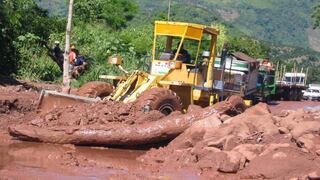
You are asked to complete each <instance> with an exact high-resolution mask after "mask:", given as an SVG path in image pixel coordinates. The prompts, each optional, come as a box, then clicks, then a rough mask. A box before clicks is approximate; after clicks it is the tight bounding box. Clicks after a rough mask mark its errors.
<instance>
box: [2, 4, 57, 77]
mask: <svg viewBox="0 0 320 180" xmlns="http://www.w3.org/2000/svg"><path fill="white" fill-rule="evenodd" d="M0 9H1V11H0V44H1V48H0V56H1V58H2V60H1V63H3V64H1V66H0V73H1V74H11V73H13V72H16V70H17V67H18V64H19V62H18V61H19V50H18V49H17V47H16V46H14V42H15V41H17V38H18V37H19V36H23V35H25V34H27V33H31V34H33V35H35V36H37V37H39V39H40V40H43V39H47V38H48V37H49V35H50V34H51V32H53V31H56V30H57V29H61V21H57V19H55V18H49V17H48V15H47V11H45V10H42V9H41V8H39V7H38V6H37V5H36V4H35V3H34V1H33V0H6V1H0Z"/></svg>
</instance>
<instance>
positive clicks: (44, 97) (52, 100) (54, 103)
mask: <svg viewBox="0 0 320 180" xmlns="http://www.w3.org/2000/svg"><path fill="white" fill-rule="evenodd" d="M98 101H101V99H100V98H88V97H82V96H76V95H72V94H65V93H59V92H56V91H49V90H42V91H41V94H40V98H39V100H38V106H37V109H38V110H39V111H40V112H41V113H47V112H49V111H51V110H52V109H54V108H57V107H59V108H61V107H67V106H70V105H75V104H80V103H90V104H91V103H96V102H98Z"/></svg>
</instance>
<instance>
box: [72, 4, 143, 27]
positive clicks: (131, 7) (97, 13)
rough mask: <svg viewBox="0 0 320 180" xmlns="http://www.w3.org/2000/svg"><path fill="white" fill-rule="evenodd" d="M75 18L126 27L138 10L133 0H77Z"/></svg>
mask: <svg viewBox="0 0 320 180" xmlns="http://www.w3.org/2000/svg"><path fill="white" fill-rule="evenodd" d="M74 8H75V18H76V19H80V20H82V21H85V22H97V21H98V22H102V23H105V24H107V25H108V26H110V27H112V28H114V29H120V28H123V27H126V25H127V22H128V21H130V20H132V19H133V17H134V15H135V14H136V12H137V10H138V6H137V5H136V4H135V3H134V2H133V0H77V1H75V4H74Z"/></svg>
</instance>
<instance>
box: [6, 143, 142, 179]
mask: <svg viewBox="0 0 320 180" xmlns="http://www.w3.org/2000/svg"><path fill="white" fill-rule="evenodd" d="M142 154H144V151H139V150H120V149H108V148H90V147H74V146H72V145H64V146H62V145H52V144H40V143H31V142H14V143H10V144H7V145H0V177H2V178H0V179H47V180H48V179H101V178H102V179H104V178H108V177H110V176H112V175H119V174H120V175H121V174H127V173H128V172H129V171H136V170H139V169H140V163H139V162H138V161H136V158H137V157H138V156H140V155H142Z"/></svg>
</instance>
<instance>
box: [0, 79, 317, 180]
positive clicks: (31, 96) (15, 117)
mask: <svg viewBox="0 0 320 180" xmlns="http://www.w3.org/2000/svg"><path fill="white" fill-rule="evenodd" d="M40 88H41V85H40ZM33 89H34V88H33ZM33 89H30V86H26V85H23V84H12V83H9V85H8V83H2V85H0V177H2V178H4V179H222V178H223V179H237V178H239V177H242V178H246V179H259V178H260V179H261V178H297V177H299V178H306V177H317V176H319V173H320V172H319V171H317V169H318V170H319V169H320V160H319V156H318V155H317V153H319V149H320V138H319V129H320V127H319V128H318V127H317V126H318V124H317V122H318V121H319V120H318V116H319V117H320V112H319V111H316V110H311V111H312V112H307V111H302V110H299V111H297V112H291V113H289V114H288V113H287V114H286V113H281V111H282V110H298V109H301V108H304V109H310V107H317V106H320V103H319V102H277V103H275V104H274V105H270V106H269V107H270V109H271V111H272V113H274V114H280V115H281V116H274V115H272V114H270V113H269V112H268V110H267V108H266V106H263V105H261V106H257V107H255V108H253V109H250V110H248V112H247V111H246V113H245V114H243V115H242V116H241V115H240V116H236V117H234V118H230V117H223V118H221V117H219V118H218V119H217V118H215V117H210V118H209V119H208V118H207V119H203V120H201V121H199V122H197V123H195V124H194V125H193V126H192V127H190V128H188V129H187V130H186V131H185V132H184V133H183V134H181V135H180V136H178V137H177V138H176V139H174V140H173V141H172V142H171V143H169V144H168V145H167V146H164V147H162V148H159V149H151V150H148V151H146V150H128V149H127V150H125V149H121V150H120V149H112V148H107V147H79V146H74V145H70V144H66V145H52V144H43V143H33V142H24V141H19V140H17V139H14V138H12V137H11V136H9V134H8V131H7V129H8V127H9V126H15V125H20V124H25V123H27V122H31V121H34V120H35V118H36V117H38V114H37V111H36V109H35V104H36V101H37V98H38V95H39V93H38V92H36V91H34V90H33ZM311 109H312V108H311ZM196 111H198V110H196ZM69 113H70V112H69ZM120 114H121V113H120ZM113 115H114V114H113ZM132 115H134V116H133V117H134V118H136V117H138V116H137V114H132ZM190 116H192V114H190ZM62 117H63V115H62ZM118 117H119V116H111V119H106V121H108V122H109V123H115V122H114V121H122V123H127V124H131V123H133V122H131V121H126V119H121V118H120V119H119V118H118ZM109 118H110V117H109ZM134 118H133V119H134ZM158 118H160V119H161V117H159V116H158V115H157V114H154V115H153V116H151V117H150V118H148V119H149V121H151V122H152V121H156V120H157V119H158ZM221 119H223V122H220V121H221ZM62 120H63V119H62ZM64 121H66V120H64ZM84 122H86V123H89V124H90V122H91V121H85V119H84ZM139 122H140V121H137V123H139ZM217 122H219V123H218V124H217ZM38 123H39V122H38ZM42 123H43V122H42ZM57 123H58V124H57ZM59 123H63V121H52V122H51V126H55V127H57V126H59ZM73 123H77V122H73ZM141 123H142V122H141ZM302 123H303V124H304V126H303V128H309V129H301V128H300V127H302V126H301V125H299V124H302ZM39 124H40V126H41V125H43V126H44V124H41V122H40V123H39ZM102 124H103V123H102ZM84 125H85V123H84ZM46 126H47V125H46ZM312 128H313V129H312ZM317 128H318V129H317ZM317 133H318V134H317ZM162 145H166V144H162ZM319 154H320V153H319ZM291 157H295V158H294V159H292V158H291ZM284 162H286V163H284ZM268 167H272V168H268ZM273 167H274V168H273ZM297 169H298V170H297ZM288 175H290V176H288Z"/></svg>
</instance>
